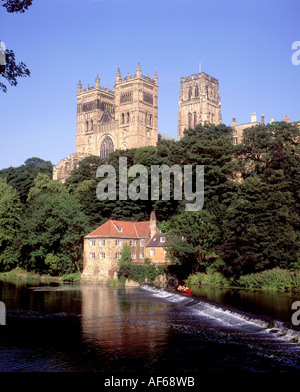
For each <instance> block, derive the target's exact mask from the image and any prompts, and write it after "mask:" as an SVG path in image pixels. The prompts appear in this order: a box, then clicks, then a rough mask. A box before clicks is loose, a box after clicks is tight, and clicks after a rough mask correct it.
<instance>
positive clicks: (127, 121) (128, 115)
mask: <svg viewBox="0 0 300 392" xmlns="http://www.w3.org/2000/svg"><path fill="white" fill-rule="evenodd" d="M126 122H127V123H129V112H127V121H126Z"/></svg>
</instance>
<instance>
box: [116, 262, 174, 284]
mask: <svg viewBox="0 0 300 392" xmlns="http://www.w3.org/2000/svg"><path fill="white" fill-rule="evenodd" d="M165 270H166V266H162V265H160V266H157V267H155V266H154V265H153V264H150V265H143V264H122V265H120V268H119V271H118V278H119V280H120V281H121V282H124V279H129V280H134V281H135V282H138V283H145V282H148V283H149V282H153V281H154V280H155V279H156V278H157V277H158V276H159V275H162V274H163V273H164V272H165Z"/></svg>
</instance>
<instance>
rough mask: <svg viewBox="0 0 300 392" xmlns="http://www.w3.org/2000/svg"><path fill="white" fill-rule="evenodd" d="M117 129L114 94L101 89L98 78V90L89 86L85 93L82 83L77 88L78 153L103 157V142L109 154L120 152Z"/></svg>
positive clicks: (106, 89)
mask: <svg viewBox="0 0 300 392" xmlns="http://www.w3.org/2000/svg"><path fill="white" fill-rule="evenodd" d="M116 129H117V124H116V121H115V94H114V92H113V91H112V90H109V89H108V88H107V87H106V88H104V87H101V85H100V78H99V76H98V75H97V78H96V81H95V86H94V87H89V85H88V86H87V88H86V89H84V90H83V89H82V85H81V82H79V83H78V86H77V127H76V152H77V153H84V154H86V155H97V156H99V155H100V144H101V142H102V141H104V144H103V147H104V146H105V147H106V150H107V151H108V150H109V149H110V150H109V152H112V151H114V150H115V149H116V148H118V135H117V133H116ZM106 136H108V138H106ZM107 155H108V154H106V156H107Z"/></svg>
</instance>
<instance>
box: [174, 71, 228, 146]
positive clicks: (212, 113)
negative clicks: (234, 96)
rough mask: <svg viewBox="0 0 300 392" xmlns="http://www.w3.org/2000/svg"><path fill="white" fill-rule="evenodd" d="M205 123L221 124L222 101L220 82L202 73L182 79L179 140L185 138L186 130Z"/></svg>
mask: <svg viewBox="0 0 300 392" xmlns="http://www.w3.org/2000/svg"><path fill="white" fill-rule="evenodd" d="M205 122H208V123H211V124H216V125H217V124H221V122H222V117H221V101H220V92H219V82H218V80H217V79H215V78H213V77H211V76H209V75H207V74H206V73H204V72H201V73H199V74H196V75H191V76H186V77H183V78H181V83H180V96H179V113H178V138H179V139H181V138H182V137H183V136H184V134H183V132H184V130H185V129H189V128H195V127H196V125H198V124H204V123H205Z"/></svg>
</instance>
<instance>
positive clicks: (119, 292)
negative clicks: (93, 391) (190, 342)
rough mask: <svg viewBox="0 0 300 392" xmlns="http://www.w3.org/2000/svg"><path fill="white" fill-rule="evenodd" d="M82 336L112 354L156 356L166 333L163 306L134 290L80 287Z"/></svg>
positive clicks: (166, 319) (166, 318)
mask: <svg viewBox="0 0 300 392" xmlns="http://www.w3.org/2000/svg"><path fill="white" fill-rule="evenodd" d="M81 295H82V319H81V325H82V337H83V340H84V341H86V342H91V343H93V345H96V346H98V348H99V349H101V350H104V349H105V351H109V352H111V353H114V355H118V356H122V357H123V356H125V355H128V354H130V355H134V356H135V357H139V356H141V357H143V358H144V357H145V355H146V356H147V355H148V356H149V358H151V357H153V355H155V356H157V354H158V351H159V350H158V347H159V346H160V345H163V342H165V341H166V339H167V336H168V334H169V332H170V324H169V323H168V316H167V312H165V310H166V307H168V305H167V304H165V303H162V302H160V301H147V300H145V294H144V293H143V292H142V291H141V290H139V289H136V288H126V289H110V288H108V287H103V286H82V287H81Z"/></svg>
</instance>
